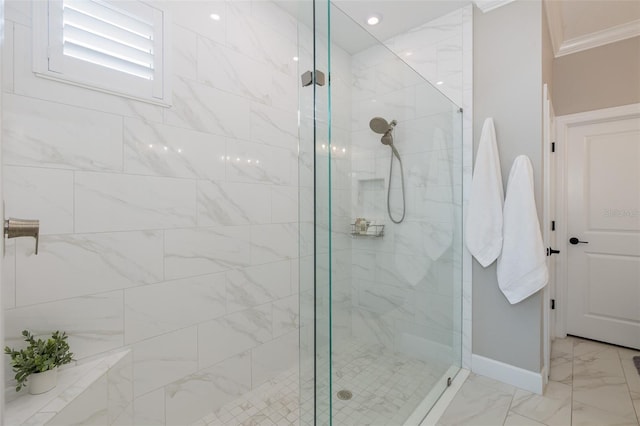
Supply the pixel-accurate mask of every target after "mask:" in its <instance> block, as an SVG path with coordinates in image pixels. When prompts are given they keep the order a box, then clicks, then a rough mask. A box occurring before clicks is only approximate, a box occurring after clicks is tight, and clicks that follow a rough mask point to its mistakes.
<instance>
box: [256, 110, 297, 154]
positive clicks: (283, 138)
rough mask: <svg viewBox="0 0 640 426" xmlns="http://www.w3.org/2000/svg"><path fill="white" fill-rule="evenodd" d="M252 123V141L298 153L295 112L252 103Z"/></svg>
mask: <svg viewBox="0 0 640 426" xmlns="http://www.w3.org/2000/svg"><path fill="white" fill-rule="evenodd" d="M250 123H251V141H253V142H262V143H264V144H267V145H271V146H276V147H280V148H285V149H288V150H290V151H297V149H298V117H297V114H296V112H295V111H286V110H282V109H279V108H273V107H270V106H267V105H261V104H257V103H252V104H251V117H250Z"/></svg>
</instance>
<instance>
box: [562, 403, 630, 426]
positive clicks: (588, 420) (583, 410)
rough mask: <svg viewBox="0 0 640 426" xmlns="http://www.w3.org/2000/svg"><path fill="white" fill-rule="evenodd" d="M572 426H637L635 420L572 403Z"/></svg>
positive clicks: (627, 416)
mask: <svg viewBox="0 0 640 426" xmlns="http://www.w3.org/2000/svg"><path fill="white" fill-rule="evenodd" d="M571 420H572V423H571V425H572V426H637V425H638V420H637V418H635V419H634V418H632V417H630V416H629V415H620V414H619V413H612V412H611V411H609V410H601V409H599V408H596V407H592V406H590V405H587V404H582V403H580V402H577V401H574V402H573V410H572V413H571Z"/></svg>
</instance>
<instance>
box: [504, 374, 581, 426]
mask: <svg viewBox="0 0 640 426" xmlns="http://www.w3.org/2000/svg"><path fill="white" fill-rule="evenodd" d="M510 410H511V411H512V412H514V413H517V414H520V415H522V416H525V417H528V418H530V419H533V420H536V421H539V422H540V423H543V424H545V425H549V426H554V425H557V426H563V425H567V424H571V385H565V384H563V383H557V382H549V383H548V384H547V386H546V387H545V390H544V395H536V394H532V393H531V392H527V391H524V390H520V389H518V390H516V393H515V394H514V396H513V401H512V402H511V408H510Z"/></svg>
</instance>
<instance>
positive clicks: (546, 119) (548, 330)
mask: <svg viewBox="0 0 640 426" xmlns="http://www.w3.org/2000/svg"><path fill="white" fill-rule="evenodd" d="M542 94H543V95H542V111H543V115H542V122H543V135H542V136H543V144H542V146H543V149H544V154H543V160H542V162H543V165H544V170H543V174H544V183H543V194H544V202H543V206H544V208H543V218H542V238H543V240H544V244H545V247H553V248H555V244H554V242H553V241H552V239H553V238H552V237H553V236H554V235H553V234H552V233H551V232H552V231H551V226H550V224H551V221H552V220H556V210H555V209H554V208H552V206H553V207H555V205H554V203H552V202H551V200H552V199H553V197H555V194H554V192H553V190H555V189H556V185H554V182H557V180H556V176H555V175H556V170H555V169H553V168H552V164H553V162H552V157H551V156H552V155H555V154H554V153H553V152H552V150H551V146H552V143H553V141H554V140H555V139H554V138H555V114H554V110H553V103H552V102H551V93H550V91H549V86H548V85H547V84H546V83H545V84H544V85H543V86H542ZM556 241H557V239H556ZM546 262H547V265H549V264H551V263H552V262H556V258H555V256H549V255H547V260H546ZM551 270H552V271H555V268H553V269H551ZM555 281H556V278H555V276H552V275H551V274H549V283H548V285H546V286H545V287H544V289H543V291H542V303H543V305H542V323H543V327H542V334H543V340H542V348H543V356H544V358H543V366H542V381H543V384H544V385H546V384H547V382H548V381H549V373H550V370H551V342H552V341H553V339H555V337H556V334H555V327H554V318H555V317H554V313H553V312H552V311H551V299H553V298H554V297H555V292H556V289H555V286H556V284H555Z"/></svg>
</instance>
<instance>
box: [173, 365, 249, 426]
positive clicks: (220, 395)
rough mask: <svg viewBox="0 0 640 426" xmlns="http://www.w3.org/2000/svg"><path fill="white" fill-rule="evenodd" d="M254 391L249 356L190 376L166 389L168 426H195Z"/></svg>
mask: <svg viewBox="0 0 640 426" xmlns="http://www.w3.org/2000/svg"><path fill="white" fill-rule="evenodd" d="M250 389H251V357H250V356H249V354H248V353H244V354H240V355H237V356H235V357H232V358H229V359H227V360H224V361H222V362H220V363H219V364H216V365H214V366H213V367H210V368H207V369H205V370H201V371H198V372H197V373H194V374H192V375H189V376H186V377H184V378H182V379H180V380H178V381H176V382H173V383H171V384H169V385H167V386H166V387H165V395H166V407H167V408H166V412H167V424H168V425H178V424H181V425H185V424H191V423H192V422H193V421H195V420H197V419H200V418H201V417H202V416H204V415H205V414H207V413H210V412H212V411H214V410H216V409H217V408H220V407H221V406H222V405H224V404H225V403H227V402H230V401H232V400H234V399H236V398H238V397H239V396H241V395H243V394H245V393H246V392H248V391H249V390H250Z"/></svg>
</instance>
